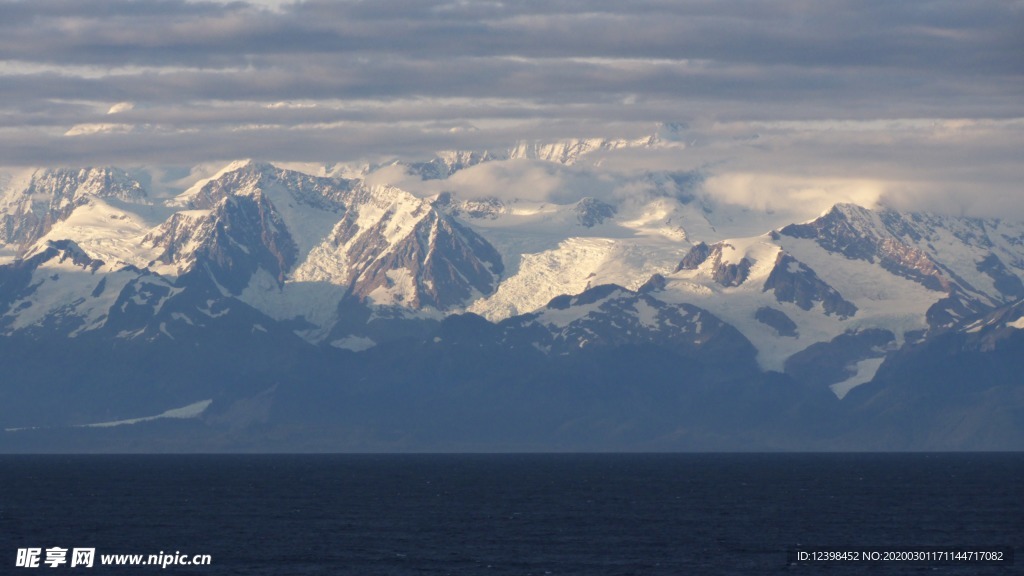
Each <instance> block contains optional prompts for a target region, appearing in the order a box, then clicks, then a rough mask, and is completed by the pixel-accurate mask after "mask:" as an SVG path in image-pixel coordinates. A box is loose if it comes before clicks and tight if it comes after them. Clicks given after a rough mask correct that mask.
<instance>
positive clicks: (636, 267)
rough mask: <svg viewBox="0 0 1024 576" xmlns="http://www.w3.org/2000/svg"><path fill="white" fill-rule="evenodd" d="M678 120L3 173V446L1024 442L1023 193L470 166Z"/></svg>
mask: <svg viewBox="0 0 1024 576" xmlns="http://www.w3.org/2000/svg"><path fill="white" fill-rule="evenodd" d="M679 145H681V144H680V143H678V142H675V141H674V140H673V139H672V137H671V133H670V132H668V133H666V134H663V135H660V136H659V135H655V136H651V137H647V138H641V139H636V140H573V141H564V142H558V143H553V144H538V143H531V144H519V145H517V146H514V147H512V148H510V149H509V150H501V151H478V152H444V153H439V154H438V155H437V156H436V157H434V158H432V159H428V160H425V161H418V162H391V163H387V164H382V165H375V166H361V167H360V166H342V165H338V166H333V167H332V166H321V167H318V168H317V169H308V168H306V169H301V170H300V169H296V168H295V167H289V165H287V164H275V163H267V162H257V161H248V160H247V161H240V162H234V163H231V164H229V165H227V166H224V167H223V168H222V169H220V170H219V171H216V172H214V173H212V174H210V175H208V176H206V177H203V178H198V179H195V181H194V182H191V183H190V184H189V185H188V186H187V188H185V189H184V190H181V191H176V192H174V193H173V194H165V193H155V192H154V190H153V189H152V188H153V187H152V186H151V181H150V178H149V176H147V175H146V174H144V173H141V172H140V171H139V170H122V169H118V168H114V167H103V168H83V169H78V168H75V169H69V168H59V169H36V170H31V171H26V172H25V173H24V174H21V175H18V176H15V177H9V178H6V179H5V180H2V181H0V183H2V186H3V187H2V193H0V356H3V361H4V362H3V365H4V366H5V369H4V371H3V377H2V380H0V428H3V429H4V432H3V433H2V434H0V450H4V451H194V450H199V451H265V450H269V451H277V450H300V451H335V450H343V451H395V450H400V451H448V450H455V451H467V450H468V451H495V450H498V451H508V450H524V451H534V450H542V451H550V450H554V451H563V450H584V451H586V450H651V451H661V450H971V449H985V450H1019V449H1020V448H1021V447H1024V377H1022V376H1021V375H1022V374H1024V370H1022V369H1024V354H1022V352H1024V349H1022V348H1024V335H1022V331H1024V307H1022V306H1024V304H1022V303H1021V297H1022V296H1024V282H1022V279H1024V223H1022V222H1013V221H1005V220H998V219H979V218H970V217H960V216H949V215H941V214H933V213H927V212H913V211H897V210H895V209H892V208H889V207H885V206H870V207H864V206H858V205H854V204H842V203H840V204H836V205H834V206H832V207H831V208H830V209H828V210H827V211H825V212H824V213H822V214H821V215H820V216H818V217H816V218H814V219H811V220H809V221H802V222H776V221H773V217H772V215H771V214H764V213H752V212H751V211H750V210H748V209H744V208H741V207H737V206H732V205H728V204H726V203H723V202H721V201H716V200H715V199H714V198H712V197H709V196H707V195H705V194H703V193H702V192H701V187H700V182H701V175H700V174H699V173H696V172H689V171H656V172H651V171H648V172H644V173H641V174H634V175H631V181H630V182H629V184H630V186H631V187H632V188H631V190H633V192H632V193H630V194H624V193H619V192H609V191H608V189H607V188H606V187H602V182H601V181H599V180H598V181H595V182H593V184H594V187H593V191H592V192H593V193H588V190H557V191H556V192H555V193H553V194H549V195H548V196H546V197H541V195H537V194H519V195H517V194H514V193H510V192H509V191H506V190H500V189H495V190H494V191H493V194H487V193H474V194H466V193H465V192H464V190H465V187H461V188H460V186H458V185H456V184H458V182H459V181H460V180H459V179H460V178H462V179H463V180H462V181H466V180H468V179H469V178H470V176H472V174H473V173H474V171H477V172H479V171H481V170H484V169H489V170H490V169H495V170H497V169H500V170H502V171H507V172H516V171H524V170H525V171H529V170H534V171H538V170H539V171H540V173H542V174H543V173H544V170H548V169H549V168H550V167H560V168H559V169H568V168H566V167H572V166H581V165H585V166H591V167H595V166H599V165H600V159H601V158H603V157H604V156H602V155H604V154H608V153H614V152H615V151H620V150H631V151H633V152H634V153H644V152H645V151H650V150H657V149H659V148H664V147H672V146H679ZM390 173H395V174H400V176H401V178H398V179H395V180H393V181H391V182H386V181H385V180H386V179H384V178H383V177H382V174H390ZM410 179H412V180H413V181H420V182H424V183H430V184H431V186H430V187H429V190H430V193H423V192H422V191H410V190H407V189H404V188H403V184H402V183H403V182H408V181H410ZM446 183H451V186H447V184H446Z"/></svg>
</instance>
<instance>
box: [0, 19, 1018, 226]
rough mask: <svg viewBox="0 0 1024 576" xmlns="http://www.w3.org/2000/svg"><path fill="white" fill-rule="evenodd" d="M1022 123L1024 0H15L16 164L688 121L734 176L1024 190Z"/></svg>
mask: <svg viewBox="0 0 1024 576" xmlns="http://www.w3.org/2000/svg"><path fill="white" fill-rule="evenodd" d="M1022 119H1024V2H1022V1H1020V0H1001V1H1000V0H971V1H969V2H968V1H962V0H949V1H936V2H925V1H919V2H902V1H901V2H895V1H892V0H877V1H875V0H848V1H844V0H777V1H772V2H767V1H753V0H692V1H686V0H683V1H659V0H631V1H629V2H623V1H621V0H595V1H583V0H563V1H558V0H538V1H516V2H511V1H510V2H497V1H484V0H480V1H476V0H468V1H459V0H457V1H430V0H368V1H365V2H364V1H335V2H327V1H316V0H312V1H307V2H295V3H290V2H244V1H240V2H185V1H183V0H145V1H138V2H135V1H129V0H25V1H0V157H2V159H0V165H7V166H14V165H84V164H114V165H160V164H167V165H171V164H179V165H185V164H192V163H198V162H204V161H219V160H231V159H236V158H242V157H258V158H264V159H268V160H279V161H297V160H305V161H320V162H332V161H347V160H355V159H359V158H372V157H379V156H387V155H396V156H401V157H407V158H415V157H423V156H429V155H430V152H431V151H433V150H438V149H451V148H461V149H476V148H484V147H501V146H506V145H509V144H511V143H512V142H514V141H516V140H520V139H545V140H546V139H554V138H566V137H587V136H616V137H618V136H638V135H642V134H645V133H649V132H651V131H652V130H654V128H655V126H656V125H657V124H658V123H659V122H666V121H669V122H680V123H683V124H684V125H685V126H686V128H685V130H684V140H685V141H686V142H687V145H688V146H689V148H687V150H688V151H689V152H688V156H686V157H685V159H684V160H682V161H681V162H683V163H684V164H686V166H684V167H689V168H693V167H700V166H705V167H707V166H721V168H720V169H718V171H717V172H715V173H714V175H715V176H717V177H718V181H717V184H716V183H715V182H712V183H711V184H712V185H717V186H720V187H723V189H724V191H723V193H729V194H739V195H742V194H744V193H751V192H750V191H749V190H748V191H747V192H744V191H743V186H744V184H743V182H748V181H749V177H751V175H755V176H756V175H763V176H772V177H779V178H786V179H788V180H787V182H792V181H799V180H802V181H804V182H805V183H806V182H811V183H813V182H818V183H822V182H826V183H827V182H835V181H844V182H874V183H877V185H878V186H880V187H881V189H882V191H881V192H879V193H880V194H885V193H890V194H894V193H895V192H894V191H899V192H900V194H899V196H900V198H901V199H903V200H906V199H908V198H915V197H916V196H920V195H921V194H930V195H933V196H934V197H943V198H946V200H947V201H948V202H954V203H956V202H961V203H963V202H965V200H964V198H967V197H972V198H973V197H979V196H980V197H985V198H988V199H989V200H990V201H989V205H990V206H992V207H999V206H1006V205H1015V204H1024V202H1020V201H1018V200H1017V198H1018V197H1019V191H1020V182H1021V181H1022V180H1024V178H1022V177H1024V173H1022V168H1021V165H1022V164H1024V162H1022V159H1024V120H1022ZM665 161H667V160H665ZM676 161H680V160H676ZM780 166H783V167H785V168H784V169H781V168H780ZM730 178H731V180H730ZM743 178H748V180H747V181H745V180H742V179H743ZM737 179H739V180H737ZM794 179H795V180H794ZM747 185H748V186H749V183H748V184H747ZM779 185H780V186H787V185H791V184H779ZM726 189H727V190H726ZM876 192H877V191H876Z"/></svg>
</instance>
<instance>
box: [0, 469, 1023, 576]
mask: <svg viewBox="0 0 1024 576" xmlns="http://www.w3.org/2000/svg"><path fill="white" fill-rule="evenodd" d="M0 498H2V500H0V546H2V548H0V554H2V558H3V560H2V562H0V574H59V573H68V572H70V573H73V574H82V575H83V576H88V575H90V574H124V575H126V576H134V575H146V574H205V575H222V574H253V575H264V574H267V575H271V574H272V575H286V574H295V575H299V574H302V575H305V574H330V575H335V574H338V575H347V574H353V575H362V574H366V575H374V574H438V575H441V574H486V575H506V574H509V575H512V574H514V575H522V576H525V575H544V574H553V575H557V574H587V575H595V576H596V575H613V574H614V575H619V574H623V575H624V574H638V575H640V574H643V575H647V574H651V575H680V574H800V575H803V574H807V575H810V574H822V573H829V574H853V573H858V574H859V573H873V574H874V573H883V574H885V573H888V574H1014V573H1024V570H1021V563H1020V562H1017V564H1016V565H1015V566H1005V565H998V566H991V565H989V566H982V565H974V566H948V565H947V566H934V565H925V566H920V565H908V564H870V565H869V564H863V563H856V564H845V565H835V564H833V565H822V564H818V565H810V564H796V565H791V564H788V563H787V550H789V549H793V548H796V547H823V546H830V547H836V548H839V549H856V548H861V547H866V546H876V547H878V546H883V547H892V548H894V549H896V548H899V549H903V548H913V547H924V546H943V547H957V548H963V547H992V546H1003V547H1006V546H1010V547H1013V548H1014V549H1015V550H1016V551H1017V552H1018V553H1019V552H1020V551H1021V550H1022V549H1024V454H927V455H926V454H898V455H896V454H828V455H807V454H800V455H797V454H677V455H386V456H385V455H319V456H310V455H263V456H249V455H246V456H240V455H239V456H213V455H201V456H0ZM54 546H57V547H62V548H67V549H69V550H71V549H73V548H88V547H93V548H95V549H96V559H95V564H96V565H95V566H94V567H93V568H83V567H76V568H70V567H69V566H67V565H63V566H61V567H59V568H56V569H54V568H50V567H48V566H45V565H42V566H41V567H40V568H35V569H32V568H20V567H16V563H17V552H18V549H19V548H33V547H35V548H43V549H46V548H51V547H54ZM161 552H163V553H165V554H170V553H175V552H180V553H182V554H184V555H187V556H189V557H191V556H192V555H196V554H208V555H210V557H211V560H212V564H211V565H209V566H200V567H188V568H186V567H178V566H170V567H168V568H166V569H161V568H160V567H158V566H137V567H125V566H120V567H101V566H99V563H100V556H101V555H107V554H143V555H149V554H158V553H161ZM43 555H44V558H43V559H45V552H44V553H43Z"/></svg>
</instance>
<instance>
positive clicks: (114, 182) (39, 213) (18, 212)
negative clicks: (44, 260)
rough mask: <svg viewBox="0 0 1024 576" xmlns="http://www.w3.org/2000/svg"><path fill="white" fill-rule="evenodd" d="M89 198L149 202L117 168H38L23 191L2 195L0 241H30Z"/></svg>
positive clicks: (143, 191) (143, 192) (34, 239)
mask: <svg viewBox="0 0 1024 576" xmlns="http://www.w3.org/2000/svg"><path fill="white" fill-rule="evenodd" d="M90 198H102V199H106V200H110V199H113V200H118V201H121V202H128V203H135V204H143V203H148V197H147V195H146V191H145V188H144V187H143V186H142V184H141V183H139V182H138V181H137V180H135V179H133V178H132V177H131V176H130V175H129V174H128V173H127V172H125V171H123V170H119V169H117V168H82V169H73V168H60V169H53V170H40V171H37V172H36V173H35V174H33V175H32V179H31V181H30V182H29V184H28V186H27V187H26V188H25V189H24V190H20V191H19V190H11V191H9V192H8V194H7V195H6V197H5V198H4V202H3V203H4V206H2V208H3V210H2V212H3V215H2V218H0V244H17V245H20V246H23V247H24V246H28V245H30V244H32V243H33V242H35V241H36V240H38V239H39V238H42V237H43V236H45V235H46V233H47V232H49V231H50V229H51V228H53V226H54V224H56V223H57V222H60V221H62V220H65V219H67V217H68V216H70V215H71V213H72V212H74V210H75V209H76V208H78V207H79V206H82V205H84V204H86V203H87V202H89V199H90Z"/></svg>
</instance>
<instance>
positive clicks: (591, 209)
mask: <svg viewBox="0 0 1024 576" xmlns="http://www.w3.org/2000/svg"><path fill="white" fill-rule="evenodd" d="M573 212H574V213H575V214H576V221H577V222H579V223H580V225H581V226H584V227H586V228H593V227H594V226H596V225H598V224H602V223H604V221H605V220H607V219H609V218H612V217H614V216H615V213H616V209H615V206H612V205H611V204H608V203H607V202H602V201H600V200H598V199H597V198H591V197H589V196H587V197H586V198H583V199H582V200H580V201H579V202H577V203H576V206H575V207H574V208H573Z"/></svg>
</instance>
